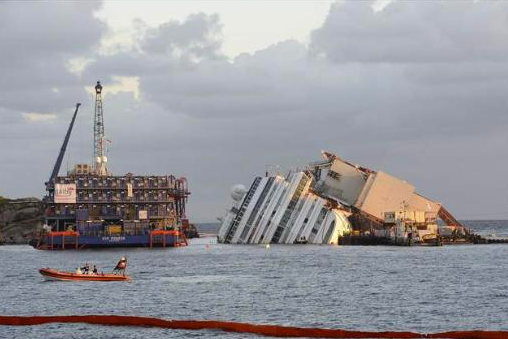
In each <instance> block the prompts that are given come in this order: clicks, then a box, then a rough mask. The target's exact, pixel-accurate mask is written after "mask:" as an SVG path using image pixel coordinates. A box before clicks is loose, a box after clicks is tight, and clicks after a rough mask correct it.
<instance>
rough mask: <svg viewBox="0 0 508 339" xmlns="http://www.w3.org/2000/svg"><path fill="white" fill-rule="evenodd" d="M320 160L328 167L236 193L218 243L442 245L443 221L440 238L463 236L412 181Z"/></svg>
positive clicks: (317, 165) (315, 166)
mask: <svg viewBox="0 0 508 339" xmlns="http://www.w3.org/2000/svg"><path fill="white" fill-rule="evenodd" d="M322 155H323V157H324V160H323V161H318V162H314V163H311V164H310V165H309V166H308V167H307V168H306V169H305V170H303V171H297V172H290V173H289V174H288V175H287V176H281V175H268V173H267V175H266V176H265V177H256V178H255V179H254V181H253V183H252V185H251V186H250V188H249V189H242V188H241V187H240V186H236V187H235V189H234V190H233V194H232V196H233V200H234V202H233V206H232V208H231V209H229V210H228V212H227V213H226V215H225V216H224V217H223V218H222V224H221V226H220V229H219V233H218V240H219V242H222V243H231V244H270V243H275V244H294V243H312V244H338V243H344V242H345V241H346V240H347V241H351V239H352V238H351V237H353V239H354V240H355V241H356V240H358V239H360V242H368V241H371V242H376V241H377V243H382V242H383V241H384V242H385V243H394V244H406V243H408V242H409V243H411V241H413V242H424V241H428V240H431V239H434V240H435V239H437V237H438V233H439V230H438V226H437V225H438V219H440V220H441V221H442V223H443V224H444V225H445V226H444V227H442V232H446V231H449V232H456V233H459V232H465V229H464V227H463V226H462V225H461V224H460V223H459V222H458V221H457V220H456V219H455V218H454V217H453V216H452V215H451V214H450V213H449V212H448V211H447V210H446V209H445V208H444V207H443V206H442V204H441V203H438V202H435V201H432V200H430V199H427V198H425V197H423V196H422V195H420V194H418V193H417V192H416V191H415V188H414V186H412V185H411V184H409V183H407V182H406V181H404V180H401V179H398V178H395V177H393V176H391V175H389V174H387V173H384V172H381V171H374V170H371V169H368V168H366V167H362V166H359V165H354V164H351V163H349V162H347V161H345V160H343V159H341V158H339V157H337V156H335V155H333V154H331V153H328V152H323V153H322ZM355 236H358V239H357V238H355ZM373 237H374V238H375V240H374V241H373V240H372V239H373ZM379 239H382V241H380V240H379Z"/></svg>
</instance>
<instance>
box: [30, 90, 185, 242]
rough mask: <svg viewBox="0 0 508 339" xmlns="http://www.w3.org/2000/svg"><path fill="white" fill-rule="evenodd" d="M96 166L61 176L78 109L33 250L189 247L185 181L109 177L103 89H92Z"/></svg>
mask: <svg viewBox="0 0 508 339" xmlns="http://www.w3.org/2000/svg"><path fill="white" fill-rule="evenodd" d="M95 94H96V97H95V119H94V164H93V165H89V164H77V165H75V166H74V168H73V169H72V170H71V171H69V172H68V173H67V175H66V176H59V175H58V172H59V170H60V167H61V164H62V160H63V157H64V154H65V150H66V148H67V144H68V142H69V138H70V135H71V132H72V128H73V126H74V122H75V120H76V115H77V113H78V110H79V106H80V104H76V109H75V111H74V115H73V117H72V120H71V123H70V125H69V128H68V130H67V134H66V135H65V138H64V142H63V145H62V147H61V149H60V153H59V155H58V158H57V161H56V163H55V166H54V168H53V172H52V174H51V176H50V178H49V180H48V182H46V196H45V197H44V199H43V201H44V207H45V212H44V219H45V222H44V226H43V230H42V232H40V234H38V235H37V236H36V237H34V239H33V240H32V241H31V244H32V246H34V247H35V248H37V249H47V250H55V249H82V248H101V247H177V246H185V245H187V239H186V237H185V231H186V230H187V229H188V228H189V222H188V219H187V217H186V214H185V203H186V202H187V199H188V196H189V195H190V192H189V190H188V188H187V180H186V179H185V178H183V177H181V178H176V177H175V176H173V175H165V176H158V175H151V176H140V175H134V174H131V173H127V174H126V175H122V176H118V175H112V174H111V173H110V172H109V170H108V166H107V165H108V158H107V157H106V155H105V142H107V139H106V138H105V136H104V117H103V110H102V86H101V84H100V82H97V85H96V86H95Z"/></svg>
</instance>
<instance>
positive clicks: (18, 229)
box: [0, 197, 43, 244]
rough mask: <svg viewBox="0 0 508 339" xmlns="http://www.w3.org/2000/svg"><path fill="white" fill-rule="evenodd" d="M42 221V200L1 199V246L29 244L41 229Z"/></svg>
mask: <svg viewBox="0 0 508 339" xmlns="http://www.w3.org/2000/svg"><path fill="white" fill-rule="evenodd" d="M42 219H43V205H42V201H41V200H39V199H37V198H24V199H7V198H4V197H0V244H27V243H28V241H30V239H31V238H32V236H33V234H34V233H35V232H36V231H38V230H40V229H41V227H42Z"/></svg>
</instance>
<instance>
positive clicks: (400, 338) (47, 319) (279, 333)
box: [0, 315, 508, 339]
mask: <svg viewBox="0 0 508 339" xmlns="http://www.w3.org/2000/svg"><path fill="white" fill-rule="evenodd" d="M49 323H86V324H93V325H106V326H139V327H159V328H171V329H181V330H222V331H226V332H237V333H252V334H257V335H262V336H269V337H308V338H393V339H406V338H443V339H459V338H460V339H507V338H508V331H451V332H441V333H431V334H421V333H415V332H396V331H395V332H392V331H384V332H368V331H349V330H341V329H325V328H305V327H291V326H278V325H256V324H249V323H239V322H230V321H215V320H163V319H158V318H149V317H135V316H119V315H69V316H33V317H32V316H0V325H8V326H32V325H42V324H49Z"/></svg>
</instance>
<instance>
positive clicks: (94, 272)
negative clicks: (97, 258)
mask: <svg viewBox="0 0 508 339" xmlns="http://www.w3.org/2000/svg"><path fill="white" fill-rule="evenodd" d="M92 272H93V274H95V275H97V273H98V272H97V266H95V265H93V271H92Z"/></svg>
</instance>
